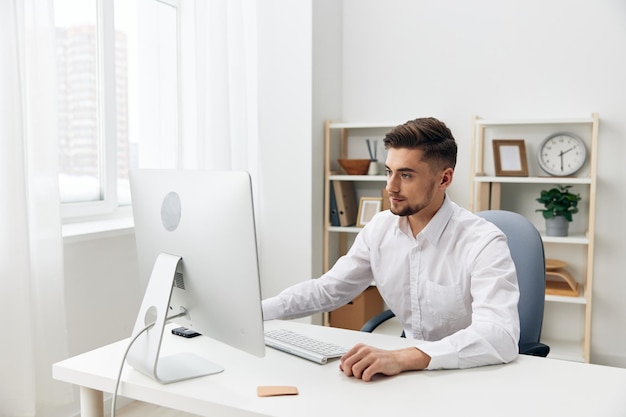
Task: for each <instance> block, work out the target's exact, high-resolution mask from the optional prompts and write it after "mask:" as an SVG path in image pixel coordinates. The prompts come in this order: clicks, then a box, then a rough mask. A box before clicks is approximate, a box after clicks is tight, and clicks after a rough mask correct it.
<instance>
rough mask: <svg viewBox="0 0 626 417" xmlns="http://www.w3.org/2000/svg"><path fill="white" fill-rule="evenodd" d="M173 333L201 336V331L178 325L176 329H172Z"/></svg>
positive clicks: (187, 336) (184, 335)
mask: <svg viewBox="0 0 626 417" xmlns="http://www.w3.org/2000/svg"><path fill="white" fill-rule="evenodd" d="M172 334H175V335H176V336H182V337H186V338H190V337H196V336H200V333H198V332H196V331H195V330H190V329H188V328H186V327H177V328H175V329H172Z"/></svg>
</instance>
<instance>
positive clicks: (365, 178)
mask: <svg viewBox="0 0 626 417" xmlns="http://www.w3.org/2000/svg"><path fill="white" fill-rule="evenodd" d="M328 179H329V180H331V181H375V182H380V181H387V177H386V176H385V175H331V176H330V177H329V178H328Z"/></svg>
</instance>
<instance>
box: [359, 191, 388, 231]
mask: <svg viewBox="0 0 626 417" xmlns="http://www.w3.org/2000/svg"><path fill="white" fill-rule="evenodd" d="M382 205H383V199H382V197H361V199H360V201H359V211H358V214H357V216H356V225H357V227H363V226H365V225H366V224H367V223H369V221H370V220H372V217H374V215H375V214H376V213H378V212H379V211H380V209H381V208H382Z"/></svg>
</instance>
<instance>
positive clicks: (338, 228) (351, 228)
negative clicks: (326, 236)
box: [328, 226, 363, 234]
mask: <svg viewBox="0 0 626 417" xmlns="http://www.w3.org/2000/svg"><path fill="white" fill-rule="evenodd" d="M362 229H363V228H362V227H356V226H329V227H328V231H329V232H336V233H355V234H356V233H359V232H360V231H361V230H362Z"/></svg>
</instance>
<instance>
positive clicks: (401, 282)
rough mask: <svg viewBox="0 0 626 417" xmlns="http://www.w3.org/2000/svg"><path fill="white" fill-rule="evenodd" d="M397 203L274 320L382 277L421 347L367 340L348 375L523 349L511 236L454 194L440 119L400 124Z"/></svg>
mask: <svg viewBox="0 0 626 417" xmlns="http://www.w3.org/2000/svg"><path fill="white" fill-rule="evenodd" d="M383 142H384V144H385V149H387V151H388V152H387V159H386V162H385V168H386V173H387V192H388V193H389V200H390V204H391V209H390V210H389V211H383V212H380V213H378V214H377V215H375V216H374V217H373V218H372V219H371V220H370V222H369V223H368V224H367V225H366V226H365V228H364V229H363V230H362V231H361V232H360V233H359V234H358V235H357V237H356V239H355V242H354V244H353V246H352V247H351V248H350V250H349V251H348V253H347V254H346V255H345V256H343V257H341V258H340V259H339V260H338V261H337V263H336V264H335V265H334V266H333V268H332V269H331V270H330V271H328V272H327V273H326V274H324V275H323V276H322V277H320V278H319V279H314V280H308V281H305V282H302V283H299V284H296V285H294V286H292V287H290V288H288V289H286V290H285V291H283V292H281V293H280V294H279V295H277V296H276V297H272V298H270V299H266V300H264V301H263V314H264V318H265V319H266V320H270V319H276V318H283V319H291V318H297V317H302V316H306V315H310V314H313V313H316V312H322V311H331V310H334V309H336V308H338V307H341V306H342V305H345V304H346V303H348V302H349V301H351V300H352V299H354V298H355V297H356V296H357V295H358V294H360V293H361V292H362V291H363V290H364V289H365V288H367V287H368V286H369V285H370V284H371V282H372V281H374V282H376V286H377V288H378V290H379V292H380V294H381V295H382V297H383V299H384V300H385V303H386V304H387V305H388V306H389V308H390V309H391V310H392V311H393V312H394V313H395V315H396V317H397V318H398V319H399V320H400V322H401V324H402V327H403V328H404V330H405V333H406V337H407V338H412V339H416V340H418V341H428V342H430V343H424V342H419V343H418V342H416V346H415V347H410V348H407V349H400V350H393V351H387V350H381V349H376V348H374V347H371V346H366V345H357V346H354V347H353V348H352V349H351V350H350V351H349V352H348V353H346V354H345V355H344V356H343V357H342V358H341V361H340V369H341V370H342V371H343V372H344V373H345V374H346V375H347V376H354V377H356V378H361V379H363V380H364V381H369V380H371V379H372V377H373V376H374V375H375V374H378V373H382V374H385V375H395V374H398V373H400V372H402V371H408V370H421V369H442V368H448V369H450V368H468V367H474V366H482V365H488V364H495V363H506V362H509V361H512V360H513V359H515V358H516V357H517V354H518V345H517V343H518V340H519V317H518V313H517V302H518V299H519V289H518V286H517V275H516V272H515V265H514V264H513V260H512V259H511V255H510V252H509V248H508V246H507V243H506V238H505V236H504V234H503V233H502V232H501V231H500V230H499V229H498V228H496V227H495V226H494V225H492V224H491V223H488V222H486V221H484V220H483V219H481V218H479V217H478V216H476V215H474V214H472V213H470V212H469V211H467V210H465V209H463V208H461V207H459V206H458V205H456V204H455V203H453V202H452V201H451V200H450V198H449V197H447V195H446V190H447V188H448V187H449V186H450V184H452V179H453V176H454V167H455V165H456V154H457V146H456V142H455V140H454V138H453V136H452V132H451V131H450V129H448V128H447V127H446V125H445V124H444V123H442V122H440V121H439V120H437V119H434V118H422V119H416V120H412V121H408V122H407V123H405V124H403V125H400V126H398V127H396V128H394V129H393V130H392V131H391V132H389V133H388V134H387V135H386V136H385V138H384V140H383Z"/></svg>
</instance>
